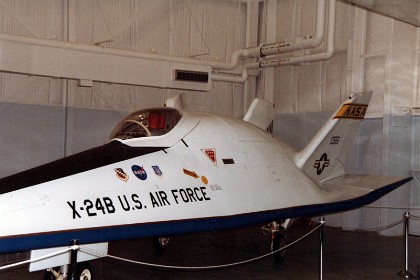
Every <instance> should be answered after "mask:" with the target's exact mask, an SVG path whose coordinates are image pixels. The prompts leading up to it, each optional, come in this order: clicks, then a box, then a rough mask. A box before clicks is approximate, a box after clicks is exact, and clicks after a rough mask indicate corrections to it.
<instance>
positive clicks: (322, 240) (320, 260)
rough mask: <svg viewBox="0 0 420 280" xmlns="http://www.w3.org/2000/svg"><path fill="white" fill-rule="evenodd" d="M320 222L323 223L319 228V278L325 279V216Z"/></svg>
mask: <svg viewBox="0 0 420 280" xmlns="http://www.w3.org/2000/svg"><path fill="white" fill-rule="evenodd" d="M319 222H320V223H321V227H320V228H319V249H320V250H319V279H320V280H322V279H324V278H323V277H324V271H323V259H322V256H323V252H322V251H323V244H322V243H323V242H324V223H325V219H324V217H322V218H320V219H319Z"/></svg>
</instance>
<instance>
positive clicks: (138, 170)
mask: <svg viewBox="0 0 420 280" xmlns="http://www.w3.org/2000/svg"><path fill="white" fill-rule="evenodd" d="M131 170H132V171H133V173H134V175H136V177H137V178H139V179H140V180H142V181H144V180H146V179H147V173H146V170H144V168H143V166H141V167H140V166H138V165H133V166H131Z"/></svg>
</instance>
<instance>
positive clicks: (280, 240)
mask: <svg viewBox="0 0 420 280" xmlns="http://www.w3.org/2000/svg"><path fill="white" fill-rule="evenodd" d="M284 231H285V229H284V228H283V227H282V226H281V225H280V224H279V223H277V222H275V221H274V222H271V223H269V224H268V225H266V226H263V227H262V232H263V233H264V234H265V235H270V236H271V252H275V253H274V254H273V256H274V259H275V260H276V261H278V262H279V263H280V264H281V263H282V262H283V261H284V258H285V257H286V249H283V250H280V251H278V250H279V249H281V248H284V247H285V246H286V245H287V242H286V236H285V234H284ZM276 251H278V252H276Z"/></svg>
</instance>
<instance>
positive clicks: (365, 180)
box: [319, 174, 412, 212]
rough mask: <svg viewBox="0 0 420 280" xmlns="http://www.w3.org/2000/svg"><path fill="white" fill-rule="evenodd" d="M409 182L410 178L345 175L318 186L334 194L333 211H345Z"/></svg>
mask: <svg viewBox="0 0 420 280" xmlns="http://www.w3.org/2000/svg"><path fill="white" fill-rule="evenodd" d="M411 180H412V178H411V177H392V176H383V175H361V174H347V175H344V176H342V177H339V178H336V179H333V180H329V181H327V182H323V183H320V184H319V186H320V187H321V188H322V189H323V190H325V191H327V192H331V194H334V195H332V196H331V202H330V204H331V206H333V207H334V210H335V211H345V210H349V209H353V208H357V207H361V206H363V205H367V204H370V203H373V202H374V201H375V200H377V199H379V198H380V197H382V196H384V195H385V194H387V193H389V192H391V191H393V190H395V189H397V188H398V187H399V186H401V185H403V184H405V183H407V182H409V181H411ZM328 204H329V203H327V205H328ZM328 212H329V211H328Z"/></svg>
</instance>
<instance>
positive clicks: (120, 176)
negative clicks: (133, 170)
mask: <svg viewBox="0 0 420 280" xmlns="http://www.w3.org/2000/svg"><path fill="white" fill-rule="evenodd" d="M114 171H115V174H116V175H117V177H118V179H120V180H123V181H124V182H127V181H128V178H129V177H128V174H127V173H125V172H124V170H123V169H122V168H115V169H114Z"/></svg>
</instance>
